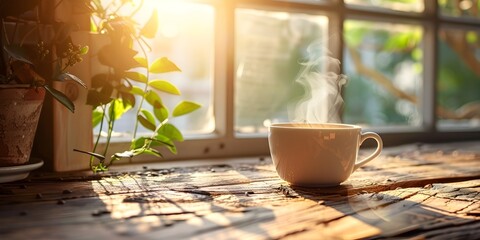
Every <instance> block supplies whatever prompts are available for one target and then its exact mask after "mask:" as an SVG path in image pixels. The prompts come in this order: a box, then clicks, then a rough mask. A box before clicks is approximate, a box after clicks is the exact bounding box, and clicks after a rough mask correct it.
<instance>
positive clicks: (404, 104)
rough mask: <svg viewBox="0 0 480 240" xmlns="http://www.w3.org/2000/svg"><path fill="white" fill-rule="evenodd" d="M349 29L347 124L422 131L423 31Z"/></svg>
mask: <svg viewBox="0 0 480 240" xmlns="http://www.w3.org/2000/svg"><path fill="white" fill-rule="evenodd" d="M344 29H345V34H344V35H345V43H346V47H345V50H344V53H345V55H344V61H345V62H344V65H343V66H344V72H345V73H346V74H347V76H348V78H349V82H348V84H347V86H346V87H345V90H344V94H345V97H344V98H345V111H344V115H343V117H344V122H347V123H355V124H365V125H372V126H394V125H404V126H405V125H410V126H418V125H420V124H421V119H422V118H421V114H420V111H419V105H418V103H419V102H420V101H421V99H420V93H421V88H422V82H423V81H422V60H421V58H422V49H421V47H420V43H421V42H422V30H421V27H419V26H412V25H403V24H389V23H380V22H366V21H355V20H347V21H346V22H345V27H344Z"/></svg>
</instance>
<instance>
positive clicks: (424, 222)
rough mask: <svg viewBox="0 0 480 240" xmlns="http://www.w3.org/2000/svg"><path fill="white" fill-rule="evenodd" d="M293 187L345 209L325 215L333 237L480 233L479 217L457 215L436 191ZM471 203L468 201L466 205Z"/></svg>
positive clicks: (451, 236)
mask: <svg viewBox="0 0 480 240" xmlns="http://www.w3.org/2000/svg"><path fill="white" fill-rule="evenodd" d="M290 187H291V188H292V190H293V191H295V192H296V193H297V194H298V195H299V196H301V197H304V198H305V199H310V200H314V201H317V202H318V203H319V205H321V206H325V207H329V208H332V209H335V210H336V211H338V212H340V213H341V215H340V216H341V217H337V218H334V219H324V221H323V222H322V223H328V227H323V228H324V230H325V232H327V233H329V234H330V236H332V237H341V238H343V237H345V238H393V237H394V238H411V237H420V236H421V237H426V238H429V237H438V236H441V237H442V238H445V239H459V238H462V239H464V238H472V237H478V235H477V234H479V233H480V230H479V229H478V228H479V227H480V223H479V222H478V219H475V218H473V217H469V216H466V215H463V216H459V215H455V210H454V209H453V208H449V206H448V200H447V199H441V198H435V195H432V196H430V195H427V194H421V193H420V194H418V193H415V192H402V191H401V190H399V191H386V192H380V193H366V192H364V193H358V194H354V195H350V196H349V195H348V194H347V195H336V196H335V195H333V196H332V195H322V194H318V191H319V189H308V188H302V187H295V186H290ZM335 188H336V189H337V190H338V191H340V192H348V189H349V186H338V187H335ZM329 191H333V189H330V190H329ZM394 193H395V194H394ZM477 194H478V193H477ZM472 200H473V199H472ZM432 201H433V202H434V203H433V204H438V203H440V204H445V209H439V208H437V207H435V206H429V202H430V203H431V202H432ZM435 201H438V202H435ZM468 204H469V203H468V202H465V206H466V207H468ZM452 207H458V206H452ZM452 209H453V210H452ZM342 215H343V216H342ZM349 218H350V219H349ZM321 229H322V227H319V229H317V231H322V230H321ZM322 234H323V233H322Z"/></svg>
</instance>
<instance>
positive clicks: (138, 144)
mask: <svg viewBox="0 0 480 240" xmlns="http://www.w3.org/2000/svg"><path fill="white" fill-rule="evenodd" d="M146 140H147V138H146V137H139V138H137V139H134V140H133V141H132V144H130V149H138V148H142V147H144V146H145V141H146Z"/></svg>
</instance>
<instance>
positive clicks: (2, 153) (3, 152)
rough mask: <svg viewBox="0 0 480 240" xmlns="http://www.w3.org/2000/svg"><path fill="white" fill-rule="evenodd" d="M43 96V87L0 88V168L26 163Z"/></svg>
mask: <svg viewBox="0 0 480 240" xmlns="http://www.w3.org/2000/svg"><path fill="white" fill-rule="evenodd" d="M44 97H45V89H43V88H38V89H33V88H30V87H28V85H27V86H25V85H11V86H9V85H0V166H14V165H22V164H26V163H28V161H29V158H30V152H31V150H32V144H33V139H34V137H35V132H36V130H37V124H38V119H39V117H40V112H41V110H42V105H43V99H44Z"/></svg>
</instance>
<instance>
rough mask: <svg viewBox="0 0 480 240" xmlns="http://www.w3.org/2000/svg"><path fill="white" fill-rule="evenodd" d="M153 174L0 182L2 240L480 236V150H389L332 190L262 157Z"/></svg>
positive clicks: (475, 146)
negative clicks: (293, 176)
mask: <svg viewBox="0 0 480 240" xmlns="http://www.w3.org/2000/svg"><path fill="white" fill-rule="evenodd" d="M364 154H366V153H364ZM158 166H162V165H161V164H158V165H148V166H142V165H140V166H137V167H138V171H130V172H124V171H123V170H122V169H124V168H125V167H118V168H117V170H118V171H115V172H111V173H109V174H107V175H92V174H90V173H85V172H82V173H68V174H59V173H56V174H55V173H54V174H52V173H36V174H33V176H32V177H31V178H30V179H27V180H24V181H20V182H14V183H5V184H1V185H0V214H1V218H0V239H122V238H134V239H183V238H195V239H217V240H218V239H277V238H282V239H331V238H335V239H336V238H346V239H356V238H372V239H377V238H402V239H403V238H416V239H423V238H440V239H479V238H480V221H479V220H480V201H479V200H480V142H467V143H450V144H441V145H428V144H412V145H407V146H402V147H395V148H387V149H385V150H384V153H382V155H381V157H380V158H379V159H376V160H374V161H373V162H371V163H369V164H367V166H365V167H363V168H361V169H360V170H358V171H357V172H355V173H354V174H353V175H352V176H351V177H350V179H349V180H348V181H347V182H345V183H344V184H342V185H341V186H338V187H333V188H301V187H294V186H290V185H288V184H287V183H285V182H283V181H282V180H280V179H279V178H278V177H277V175H276V173H275V170H274V168H273V166H272V163H271V161H270V159H269V158H268V157H265V158H263V157H258V158H250V159H237V160H235V161H222V160H218V161H216V162H214V164H209V165H204V166H197V167H174V168H165V167H163V168H162V167H158ZM163 166H164V165H163ZM130 169H132V167H130Z"/></svg>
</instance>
